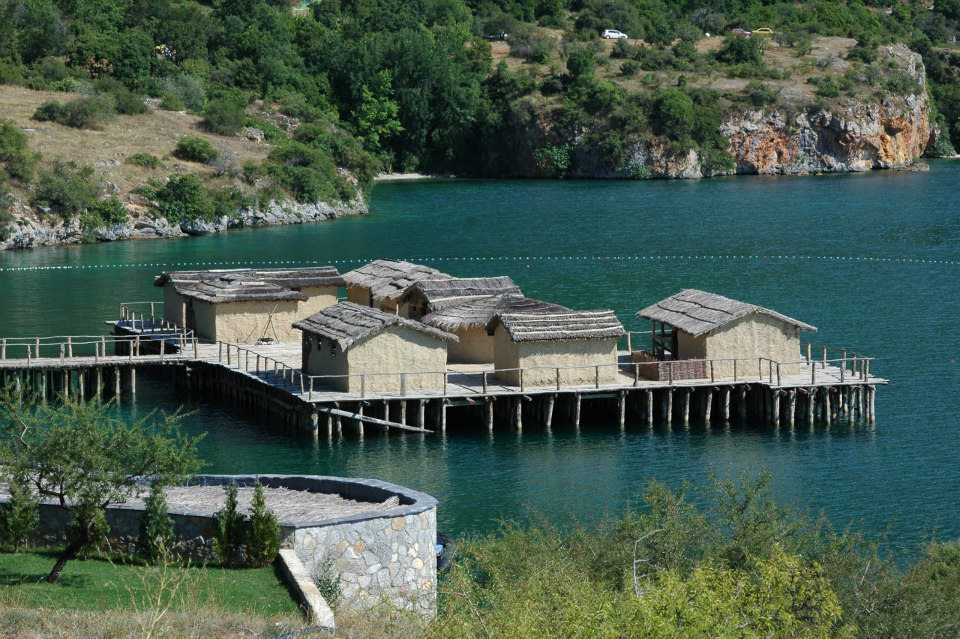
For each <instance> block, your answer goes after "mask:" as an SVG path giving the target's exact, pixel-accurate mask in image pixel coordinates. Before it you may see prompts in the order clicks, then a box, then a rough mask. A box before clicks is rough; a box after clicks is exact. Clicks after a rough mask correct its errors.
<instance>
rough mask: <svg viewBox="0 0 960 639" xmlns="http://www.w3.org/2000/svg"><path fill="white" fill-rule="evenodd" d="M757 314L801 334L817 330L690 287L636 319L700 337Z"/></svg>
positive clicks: (761, 309) (651, 307)
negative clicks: (793, 327) (651, 321)
mask: <svg viewBox="0 0 960 639" xmlns="http://www.w3.org/2000/svg"><path fill="white" fill-rule="evenodd" d="M753 313H758V314H760V315H767V316H769V317H772V318H774V319H777V320H780V321H781V322H783V323H785V324H790V325H792V326H796V327H797V328H798V329H800V330H801V331H815V330H817V329H816V327H813V326H810V325H809V324H804V323H803V322H801V321H799V320H795V319H793V318H792V317H787V316H786V315H782V314H780V313H777V312H776V311H771V310H770V309H769V308H764V307H762V306H757V305H755V304H747V303H746V302H738V301H737V300H732V299H730V298H729V297H724V296H722V295H717V294H715V293H708V292H706V291H699V290H697V289H693V288H689V289H686V290H684V291H680V292H679V293H677V294H676V295H671V296H670V297H668V298H667V299H665V300H661V301H659V302H657V303H656V304H653V305H652V306H648V307H647V308H645V309H643V310H642V311H640V312H639V313H637V317H642V318H646V319H649V320H656V321H658V322H663V323H665V324H669V325H670V326H673V327H674V328H676V329H677V330H681V331H683V332H684V333H688V334H690V335H692V336H693V337H699V336H701V335H706V334H707V333H712V332H713V331H716V330H718V329H720V328H723V327H724V326H726V325H727V324H729V323H730V322H733V321H735V320H738V319H740V318H741V317H745V316H747V315H750V314H753Z"/></svg>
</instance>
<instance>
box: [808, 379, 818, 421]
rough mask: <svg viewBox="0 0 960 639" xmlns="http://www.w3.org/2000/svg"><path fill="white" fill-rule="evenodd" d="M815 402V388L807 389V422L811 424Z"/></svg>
mask: <svg viewBox="0 0 960 639" xmlns="http://www.w3.org/2000/svg"><path fill="white" fill-rule="evenodd" d="M816 403H817V389H816V388H809V389H807V424H809V425H810V426H813V417H814V409H815V408H816Z"/></svg>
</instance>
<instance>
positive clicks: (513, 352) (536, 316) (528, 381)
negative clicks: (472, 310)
mask: <svg viewBox="0 0 960 639" xmlns="http://www.w3.org/2000/svg"><path fill="white" fill-rule="evenodd" d="M487 332H488V333H489V334H491V335H493V337H494V368H495V369H496V374H497V377H499V378H500V379H501V380H503V381H504V383H506V384H511V385H514V386H520V385H523V386H556V385H557V383H558V380H559V383H560V384H561V385H565V386H584V385H588V384H589V385H602V384H612V383H616V382H617V381H618V380H619V378H620V373H619V369H618V366H617V340H618V339H619V338H620V337H623V336H624V335H626V331H624V329H623V325H622V324H621V323H620V320H618V319H617V316H616V315H614V313H613V311H608V310H598V311H566V312H554V313H510V312H508V313H499V314H497V315H496V316H495V317H494V318H493V319H492V320H490V322H489V323H488V324H487ZM519 369H523V371H522V372H521V371H520V370H519ZM521 376H522V379H521ZM521 382H522V384H521Z"/></svg>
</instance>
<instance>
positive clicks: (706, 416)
mask: <svg viewBox="0 0 960 639" xmlns="http://www.w3.org/2000/svg"><path fill="white" fill-rule="evenodd" d="M712 411H713V389H712V388H708V389H707V396H706V401H705V402H704V406H703V424H704V425H705V426H706V427H707V428H710V413H711V412H712Z"/></svg>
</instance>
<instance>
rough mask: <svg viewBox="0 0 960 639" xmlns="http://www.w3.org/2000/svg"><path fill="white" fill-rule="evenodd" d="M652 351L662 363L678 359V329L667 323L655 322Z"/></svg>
mask: <svg viewBox="0 0 960 639" xmlns="http://www.w3.org/2000/svg"><path fill="white" fill-rule="evenodd" d="M651 338H652V343H651V347H652V351H653V356H654V357H655V358H657V359H658V360H660V361H669V360H674V359H676V358H677V346H678V345H677V341H678V339H677V329H675V328H674V327H673V326H670V325H669V324H667V323H666V322H658V321H657V320H653V332H652V333H651Z"/></svg>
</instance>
